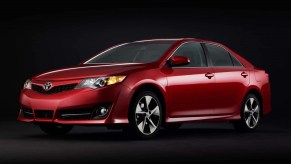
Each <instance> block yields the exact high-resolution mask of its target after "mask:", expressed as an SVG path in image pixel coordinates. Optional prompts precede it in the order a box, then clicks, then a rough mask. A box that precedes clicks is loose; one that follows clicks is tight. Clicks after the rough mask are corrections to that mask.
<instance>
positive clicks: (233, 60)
mask: <svg viewBox="0 0 291 164" xmlns="http://www.w3.org/2000/svg"><path fill="white" fill-rule="evenodd" d="M230 57H231V59H232V63H233V65H234V66H236V67H240V66H242V65H241V63H240V62H239V61H238V60H237V59H236V58H235V57H233V56H232V55H230Z"/></svg>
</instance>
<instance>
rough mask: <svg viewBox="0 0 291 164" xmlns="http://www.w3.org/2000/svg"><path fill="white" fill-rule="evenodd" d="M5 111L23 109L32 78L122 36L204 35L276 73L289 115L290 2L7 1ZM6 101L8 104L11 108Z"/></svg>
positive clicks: (276, 101)
mask: <svg viewBox="0 0 291 164" xmlns="http://www.w3.org/2000/svg"><path fill="white" fill-rule="evenodd" d="M0 8H1V11H0V12H1V22H0V25H1V26H0V29H1V31H0V36H1V50H0V52H1V59H2V60H1V61H2V65H1V67H2V71H1V72H2V76H1V86H2V87H1V90H2V93H4V98H3V97H2V100H1V104H2V105H3V108H2V109H1V110H0V117H1V119H2V120H3V119H5V118H9V119H15V118H16V116H17V111H18V108H19V105H18V96H19V91H20V89H21V87H22V85H23V82H24V81H25V79H26V78H29V77H30V76H32V75H34V74H37V73H41V72H42V71H46V70H49V69H55V68H59V67H64V66H70V65H74V64H78V63H80V62H81V61H83V60H85V59H87V58H88V57H90V56H92V55H94V54H96V53H97V52H99V51H100V50H102V49H105V48H107V47H109V46H112V45H114V44H117V43H121V42H128V41H134V40H142V39H151V38H181V37H196V38H202V39H207V40H213V41H217V42H221V43H223V44H226V45H228V46H229V47H230V48H232V49H233V50H235V51H237V52H238V53H240V54H241V55H242V56H244V57H245V58H247V59H248V60H249V61H251V62H252V63H253V64H255V65H256V66H258V67H262V68H264V69H266V70H267V72H268V73H269V74H270V79H271V88H272V107H273V114H284V115H288V113H289V111H290V110H291V109H290V107H289V106H288V105H289V102H288V100H289V98H290V91H291V90H290V84H289V83H290V80H289V79H290V76H291V71H290V68H289V67H290V64H291V62H290V55H291V54H290V46H291V41H290V40H291V10H290V9H289V8H288V5H287V4H284V3H276V4H274V3H264V4H262V3H254V2H251V3H246V2H232V3H226V2H215V3H211V2H202V1H201V2H197V1H195V2H194V1H193V2H187V1H174V0H170V1H165V2H162V1H141V2H135V3H130V2H125V1H124V2H114V1H110V2H108V1H107V2H102V3H93V2H90V3H87V2H82V3H77V2H75V1H71V3H66V2H62V1H59V2H58V3H53V2H51V1H41V2H37V3H35V2H29V1H26V2H21V1H19V2H17V1H13V2H11V1H9V2H4V3H1V5H0ZM4 107H5V108H4Z"/></svg>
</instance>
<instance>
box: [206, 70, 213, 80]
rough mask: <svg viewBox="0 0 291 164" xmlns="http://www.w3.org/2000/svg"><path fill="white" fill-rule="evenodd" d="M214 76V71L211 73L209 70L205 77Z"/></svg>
mask: <svg viewBox="0 0 291 164" xmlns="http://www.w3.org/2000/svg"><path fill="white" fill-rule="evenodd" d="M213 76H214V73H209V72H207V73H206V74H205V77H208V79H211V78H212V77H213Z"/></svg>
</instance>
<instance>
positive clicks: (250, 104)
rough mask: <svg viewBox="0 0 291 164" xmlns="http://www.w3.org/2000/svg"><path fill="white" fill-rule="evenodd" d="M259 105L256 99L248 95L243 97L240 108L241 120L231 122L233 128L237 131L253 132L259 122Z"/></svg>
mask: <svg viewBox="0 0 291 164" xmlns="http://www.w3.org/2000/svg"><path fill="white" fill-rule="evenodd" d="M260 112H261V105H260V101H259V100H258V98H257V97H256V96H255V95H253V94H249V95H247V96H246V97H245V99H244V102H243V105H242V108H241V113H240V115H241V119H240V120H238V121H234V122H233V126H234V127H235V128H236V129H237V130H239V131H246V132H250V131H254V130H255V129H256V128H257V127H258V124H259V121H260Z"/></svg>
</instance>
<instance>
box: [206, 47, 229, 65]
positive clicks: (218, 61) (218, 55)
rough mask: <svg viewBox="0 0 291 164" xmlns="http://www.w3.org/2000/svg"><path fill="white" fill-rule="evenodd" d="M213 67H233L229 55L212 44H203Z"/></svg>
mask: <svg viewBox="0 0 291 164" xmlns="http://www.w3.org/2000/svg"><path fill="white" fill-rule="evenodd" d="M205 47H206V49H207V52H208V55H209V57H210V59H211V61H212V64H213V66H217V67H221V66H233V63H232V59H231V57H230V54H229V53H228V52H227V51H226V50H225V49H224V48H222V47H220V46H217V45H214V44H205Z"/></svg>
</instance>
